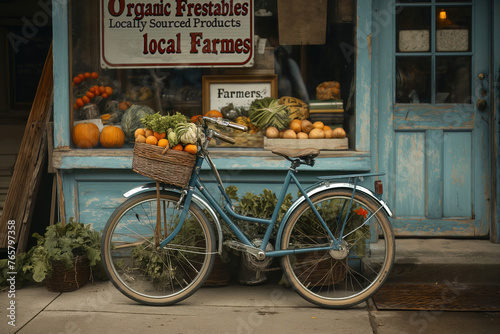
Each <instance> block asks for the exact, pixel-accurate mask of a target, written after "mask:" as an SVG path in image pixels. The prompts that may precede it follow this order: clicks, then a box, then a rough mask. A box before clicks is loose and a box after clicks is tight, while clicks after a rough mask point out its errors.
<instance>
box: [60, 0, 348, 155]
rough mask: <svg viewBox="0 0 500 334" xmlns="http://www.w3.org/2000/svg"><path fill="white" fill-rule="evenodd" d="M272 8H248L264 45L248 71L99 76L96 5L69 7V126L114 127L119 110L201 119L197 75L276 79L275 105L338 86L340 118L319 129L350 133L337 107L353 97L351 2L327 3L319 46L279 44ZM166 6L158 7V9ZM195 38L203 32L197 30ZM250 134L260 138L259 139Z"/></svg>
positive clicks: (268, 2)
mask: <svg viewBox="0 0 500 334" xmlns="http://www.w3.org/2000/svg"><path fill="white" fill-rule="evenodd" d="M216 2H217V1H216ZM278 2H279V1H278V0H256V1H254V9H255V13H256V14H255V27H254V33H255V35H258V36H259V37H260V38H261V39H264V38H265V39H267V44H266V48H265V49H264V50H263V51H264V52H263V53H260V52H259V50H258V45H256V46H255V56H254V61H255V63H254V65H253V67H250V68H239V67H213V68H209V67H169V68H135V69H126V68H122V69H109V68H108V69H105V68H102V67H101V59H100V47H101V45H100V33H101V32H100V24H101V23H100V20H99V18H100V8H99V6H100V2H98V1H70V5H69V8H70V16H71V19H70V60H71V64H70V71H71V75H72V78H74V80H75V81H74V83H73V86H72V87H71V94H72V108H71V109H72V121H74V122H78V121H87V120H96V121H97V123H99V122H103V124H104V125H106V124H114V125H120V124H121V122H122V116H123V114H124V110H125V111H126V108H127V105H139V106H144V107H145V108H150V109H152V110H153V111H154V112H158V111H159V112H160V113H162V114H167V113H170V114H172V113H174V112H177V111H178V112H181V113H182V114H184V115H185V116H186V117H187V118H191V117H193V116H196V115H199V114H201V113H202V104H203V99H202V78H203V76H205V75H251V74H257V75H264V74H266V75H267V74H276V75H277V76H278V98H280V97H282V96H292V97H295V98H298V99H301V100H303V101H304V102H305V103H309V102H311V101H312V100H315V99H316V87H317V86H318V85H319V84H321V83H323V82H325V81H337V82H339V83H340V98H341V100H342V101H341V102H342V106H341V108H342V111H343V112H342V113H338V112H337V114H336V115H335V117H333V118H328V117H326V118H324V119H325V124H330V125H332V126H342V127H344V128H345V129H349V128H353V127H352V126H349V125H348V123H349V122H351V116H352V120H354V116H353V115H354V110H353V109H352V108H351V109H349V110H345V111H344V109H343V108H344V107H345V106H346V104H347V101H348V99H349V98H350V97H351V99H352V96H354V94H353V91H354V88H353V87H354V86H353V85H352V83H353V81H354V67H355V63H356V59H355V52H353V50H355V42H354V41H355V27H356V23H355V22H354V20H355V18H356V13H355V8H356V4H355V1H351V0H328V1H327V7H326V8H327V15H326V28H324V30H326V31H324V33H325V41H324V43H323V44H320V45H282V44H281V43H280V35H281V36H283V34H286V33H287V29H283V27H280V25H279V22H280V17H279V15H280V14H279V9H278ZM105 3H108V1H105ZM116 3H118V1H116ZM127 3H128V2H127ZM131 3H133V2H131ZM166 3H167V2H166V1H163V4H166ZM172 3H174V2H172ZM115 6H116V4H115ZM172 6H174V4H172ZM127 8H128V7H127ZM143 20H145V18H144V19H143ZM280 28H281V31H280ZM131 29H133V28H131ZM165 29H171V28H165ZM206 29H208V28H206ZM200 31H201V32H203V29H202V30H200ZM127 47H128V46H127V45H126V44H124V45H123V46H121V47H120V52H122V51H123V52H125V53H126V49H127ZM94 73H95V74H94ZM93 74H94V76H95V77H94V76H93ZM86 75H87V76H88V77H86ZM106 87H109V88H110V89H111V90H112V94H111V95H108V94H106V92H105V93H104V94H103V93H102V89H103V88H104V90H106ZM123 103H125V104H123ZM350 105H354V103H351V104H350ZM231 110H232V109H231V108H230V101H228V108H227V109H224V110H221V111H222V112H223V115H224V116H225V117H226V118H230V119H233V120H236V118H237V117H238V116H247V113H246V111H245V110H236V112H234V110H233V111H231ZM322 116H326V115H322ZM99 120H100V121H99ZM255 135H256V136H260V138H262V136H263V135H262V133H261V132H258V133H257V134H255ZM262 145H263V144H262V140H261V141H258V140H257V141H253V140H243V141H238V144H237V145H231V147H235V146H241V147H262ZM128 147H130V145H129V146H128Z"/></svg>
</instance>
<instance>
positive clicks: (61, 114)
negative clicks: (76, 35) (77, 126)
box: [52, 0, 71, 148]
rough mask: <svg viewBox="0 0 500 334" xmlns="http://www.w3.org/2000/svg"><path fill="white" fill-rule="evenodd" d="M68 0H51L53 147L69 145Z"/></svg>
mask: <svg viewBox="0 0 500 334" xmlns="http://www.w3.org/2000/svg"><path fill="white" fill-rule="evenodd" d="M68 22H69V18H68V1H57V0H52V35H53V38H52V51H53V52H52V53H53V58H54V88H55V89H54V120H55V121H54V147H56V148H57V147H68V146H69V145H70V131H71V128H70V126H69V123H70V122H69V111H70V108H69V106H70V104H69V87H71V85H70V83H69V77H70V75H69V56H68V54H69V47H68V45H69V44H68V34H69V29H68Z"/></svg>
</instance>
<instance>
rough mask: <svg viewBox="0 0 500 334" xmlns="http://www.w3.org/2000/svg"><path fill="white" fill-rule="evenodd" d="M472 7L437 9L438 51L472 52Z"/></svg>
mask: <svg viewBox="0 0 500 334" xmlns="http://www.w3.org/2000/svg"><path fill="white" fill-rule="evenodd" d="M470 27H471V8H470V7H436V51H437V52H457V51H470V30H471V29H470Z"/></svg>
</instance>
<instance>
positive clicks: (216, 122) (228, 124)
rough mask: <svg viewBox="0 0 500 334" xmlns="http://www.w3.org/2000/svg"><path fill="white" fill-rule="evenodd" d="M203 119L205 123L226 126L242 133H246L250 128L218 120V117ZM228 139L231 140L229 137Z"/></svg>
mask: <svg viewBox="0 0 500 334" xmlns="http://www.w3.org/2000/svg"><path fill="white" fill-rule="evenodd" d="M203 119H204V120H205V121H209V122H211V123H214V124H218V125H222V126H226V127H228V128H233V129H235V130H240V131H244V132H247V131H248V127H247V126H246V125H242V124H238V123H234V122H231V121H228V120H227V119H223V118H218V117H208V116H203ZM227 138H229V137H227Z"/></svg>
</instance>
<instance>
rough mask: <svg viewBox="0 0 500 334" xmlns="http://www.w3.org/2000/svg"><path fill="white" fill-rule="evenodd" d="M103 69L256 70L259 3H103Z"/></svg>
mask: <svg viewBox="0 0 500 334" xmlns="http://www.w3.org/2000/svg"><path fill="white" fill-rule="evenodd" d="M100 5H101V22H100V25H101V29H100V33H101V65H102V67H103V68H144V67H188V66H191V67H213V66H220V67H222V66H223V67H234V66H241V67H248V66H252V65H253V24H254V21H253V0H137V1H125V0H101V4H100Z"/></svg>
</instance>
